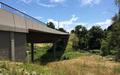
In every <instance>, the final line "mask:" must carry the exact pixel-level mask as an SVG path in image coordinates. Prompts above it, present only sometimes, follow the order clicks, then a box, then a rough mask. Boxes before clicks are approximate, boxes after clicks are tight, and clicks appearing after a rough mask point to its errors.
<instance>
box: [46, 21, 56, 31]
mask: <svg viewBox="0 0 120 75" xmlns="http://www.w3.org/2000/svg"><path fill="white" fill-rule="evenodd" d="M47 26H48V27H50V28H52V29H55V25H54V23H52V22H49V23H47Z"/></svg>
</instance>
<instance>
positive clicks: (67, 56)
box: [61, 52, 87, 60]
mask: <svg viewBox="0 0 120 75" xmlns="http://www.w3.org/2000/svg"><path fill="white" fill-rule="evenodd" d="M80 56H87V54H83V53H79V52H67V53H65V54H63V56H62V57H61V60H69V59H73V58H77V57H80Z"/></svg>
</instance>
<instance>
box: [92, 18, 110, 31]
mask: <svg viewBox="0 0 120 75" xmlns="http://www.w3.org/2000/svg"><path fill="white" fill-rule="evenodd" d="M111 24H112V20H110V19H107V20H106V21H104V22H97V23H95V24H94V25H100V26H101V27H102V28H103V29H105V28H107V27H108V26H110V25H111Z"/></svg>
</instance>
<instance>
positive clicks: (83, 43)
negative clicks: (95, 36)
mask: <svg viewBox="0 0 120 75" xmlns="http://www.w3.org/2000/svg"><path fill="white" fill-rule="evenodd" d="M75 34H76V35H77V37H78V38H79V42H78V45H79V48H80V49H87V34H88V31H87V29H86V27H84V26H82V25H78V26H76V27H75Z"/></svg>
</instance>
